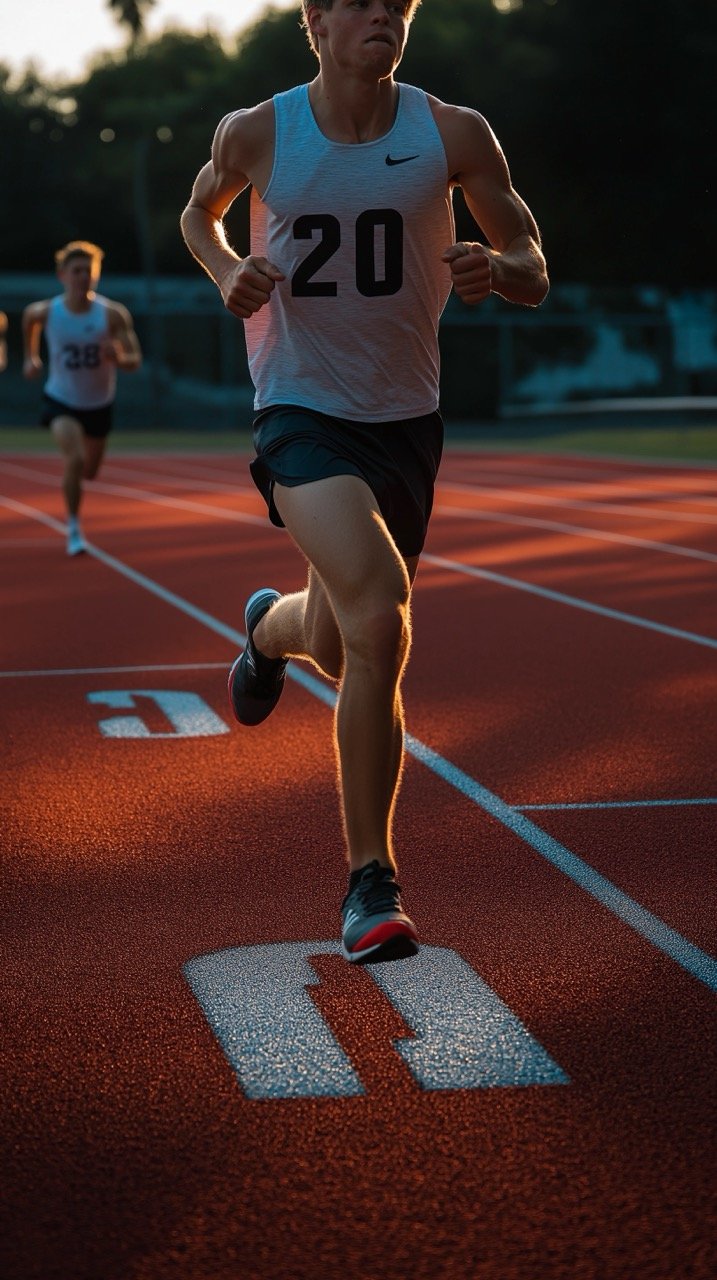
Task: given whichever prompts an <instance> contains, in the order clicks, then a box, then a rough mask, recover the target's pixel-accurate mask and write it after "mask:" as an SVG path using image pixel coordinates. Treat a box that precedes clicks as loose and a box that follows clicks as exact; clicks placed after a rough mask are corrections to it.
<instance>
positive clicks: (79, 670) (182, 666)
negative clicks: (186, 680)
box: [0, 662, 228, 680]
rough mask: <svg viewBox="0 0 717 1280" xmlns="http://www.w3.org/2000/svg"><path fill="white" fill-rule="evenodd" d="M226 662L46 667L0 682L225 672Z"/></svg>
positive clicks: (1, 676) (2, 674)
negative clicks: (30, 679) (74, 677)
mask: <svg viewBox="0 0 717 1280" xmlns="http://www.w3.org/2000/svg"><path fill="white" fill-rule="evenodd" d="M227 669H228V667H227V663H226V662H161V663H153V664H151V665H145V664H142V665H141V666H133V667H46V668H44V670H42V669H38V670H37V671H0V680H26V679H28V678H30V677H33V676H38V677H40V678H44V679H53V680H54V678H55V676H114V675H131V674H132V672H134V671H137V672H144V671H226V670H227Z"/></svg>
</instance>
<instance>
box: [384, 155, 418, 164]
mask: <svg viewBox="0 0 717 1280" xmlns="http://www.w3.org/2000/svg"><path fill="white" fill-rule="evenodd" d="M417 159H418V156H417V155H415V156H401V158H400V159H399V160H392V159H391V156H386V164H407V163H408V161H409V160H417Z"/></svg>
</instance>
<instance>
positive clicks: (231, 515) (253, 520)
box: [0, 462, 271, 528]
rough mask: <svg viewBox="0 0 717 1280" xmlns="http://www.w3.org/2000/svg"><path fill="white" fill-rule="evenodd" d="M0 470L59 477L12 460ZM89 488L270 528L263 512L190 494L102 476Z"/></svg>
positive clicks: (46, 479)
mask: <svg viewBox="0 0 717 1280" xmlns="http://www.w3.org/2000/svg"><path fill="white" fill-rule="evenodd" d="M0 470H2V471H6V472H7V473H8V474H9V475H16V476H19V477H20V478H21V479H27V478H28V477H29V478H31V479H32V480H35V481H36V482H37V483H38V484H44V485H52V486H53V487H57V485H58V483H59V481H58V477H57V476H54V475H51V474H49V473H47V472H41V471H33V470H31V469H30V468H27V467H16V466H14V465H13V464H12V463H6V462H1V463H0ZM92 489H93V491H94V492H96V493H107V494H109V495H110V497H114V498H131V499H132V500H133V501H135V502H149V503H151V504H153V505H154V506H157V507H170V508H172V509H173V510H176V511H191V512H192V513H193V514H196V515H202V516H211V517H212V519H214V520H232V521H235V522H237V523H239V524H258V525H261V526H262V527H263V528H267V527H268V528H271V525H270V523H269V520H268V518H267V517H266V516H256V515H250V514H249V512H247V511H234V510H232V509H230V508H228V507H212V506H209V504H208V503H206V502H193V501H192V500H191V499H190V498H178V497H174V498H166V497H164V496H163V495H162V494H159V493H150V492H149V491H148V490H145V489H135V488H132V487H130V486H129V485H115V484H105V483H104V481H103V480H93V481H92Z"/></svg>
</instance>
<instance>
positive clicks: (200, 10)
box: [0, 0, 299, 80]
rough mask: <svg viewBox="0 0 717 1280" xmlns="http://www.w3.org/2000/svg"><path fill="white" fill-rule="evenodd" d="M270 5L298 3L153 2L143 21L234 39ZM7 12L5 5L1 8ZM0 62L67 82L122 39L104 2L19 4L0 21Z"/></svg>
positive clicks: (29, 0)
mask: <svg viewBox="0 0 717 1280" xmlns="http://www.w3.org/2000/svg"><path fill="white" fill-rule="evenodd" d="M270 4H273V6H274V7H275V8H277V9H291V8H295V9H296V13H297V20H298V14H299V0H208V2H207V3H206V4H203V3H202V0H157V3H156V4H155V5H154V7H153V9H152V10H151V11H150V17H149V19H148V21H147V31H148V33H149V34H150V35H157V34H159V32H161V31H162V29H163V28H164V27H165V26H169V25H172V26H181V27H185V28H187V29H189V30H193V31H202V30H206V27H207V25H208V24H209V25H210V26H211V27H213V28H214V30H216V32H217V33H218V34H219V35H220V36H233V35H235V34H236V33H237V31H240V30H241V29H242V28H243V27H246V26H249V24H250V23H251V22H252V21H253V20H254V19H255V18H256V17H257V16H258V15H259V14H260V13H261V12H262V11H263V10H264V9H266V8H267V7H269V5H270ZM3 8H4V9H5V10H6V14H7V11H8V10H9V9H10V8H11V6H10V5H9V4H6V5H3ZM0 29H1V30H2V36H1V38H0V62H3V63H5V64H7V65H9V66H10V67H12V69H13V70H14V71H19V70H21V69H22V67H23V66H25V64H26V63H27V62H28V61H29V60H31V59H32V60H33V61H34V62H35V64H36V65H37V67H38V68H39V70H40V72H41V74H42V76H43V78H48V79H49V78H51V79H58V80H63V79H67V80H72V79H77V78H80V77H81V76H82V74H83V71H84V69H85V66H86V64H87V60H88V59H89V58H90V57H91V56H92V54H93V53H95V52H97V51H99V50H103V51H104V50H110V49H120V48H121V47H122V45H123V44H124V43H125V40H126V36H125V35H124V34H123V31H122V28H121V27H120V26H119V24H118V23H117V22H116V21H115V20H114V19H113V18H112V16H111V14H110V11H109V9H108V7H107V5H106V4H105V3H104V0H72V3H71V5H69V6H68V5H65V4H62V3H60V0H21V3H19V4H14V5H12V17H11V18H9V19H8V18H7V16H5V15H4V16H3V19H2V21H0Z"/></svg>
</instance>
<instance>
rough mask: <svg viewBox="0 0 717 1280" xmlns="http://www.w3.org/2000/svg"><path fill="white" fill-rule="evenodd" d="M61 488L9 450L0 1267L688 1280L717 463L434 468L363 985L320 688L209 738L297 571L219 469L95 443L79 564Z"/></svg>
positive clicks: (531, 460)
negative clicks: (241, 656)
mask: <svg viewBox="0 0 717 1280" xmlns="http://www.w3.org/2000/svg"><path fill="white" fill-rule="evenodd" d="M58 477H59V470H58V463H57V461H56V459H55V458H54V457H53V456H49V455H48V456H47V457H45V456H38V455H34V456H29V455H27V456H14V457H10V456H5V457H4V458H2V459H0V522H1V523H2V543H1V546H2V556H1V557H0V575H1V576H0V590H1V591H2V598H3V602H4V607H3V629H2V659H1V661H0V697H1V699H2V701H1V703H0V705H1V706H2V717H3V740H4V743H5V767H4V770H3V774H2V791H3V822H2V829H3V835H4V845H5V859H4V862H5V876H6V885H7V889H6V900H7V901H8V903H9V906H10V910H9V912H8V913H7V927H6V930H5V959H4V964H3V970H2V973H3V983H2V988H3V1006H4V1010H5V1018H6V1028H7V1029H6V1033H5V1037H4V1072H5V1082H6V1083H5V1089H4V1091H3V1112H4V1115H3V1132H4V1134H5V1137H6V1143H7V1152H8V1156H7V1158H6V1159H5V1161H4V1171H5V1178H4V1183H5V1195H4V1202H5V1213H6V1227H5V1230H4V1232H3V1240H4V1243H3V1245H2V1252H3V1257H2V1265H3V1272H2V1273H3V1275H4V1276H5V1277H7V1278H8V1280H20V1278H21V1280H29V1278H30V1277H33V1278H34V1277H37V1278H38V1280H55V1278H57V1280H164V1278H165V1277H178V1278H181V1280H204V1278H205V1277H206V1280H308V1278H309V1277H310V1278H311V1280H314V1278H315V1277H317V1278H318V1277H327V1278H329V1280H334V1277H336V1278H337V1280H338V1277H343V1276H346V1277H361V1280H389V1277H390V1278H391V1280H395V1278H396V1277H408V1276H411V1277H416V1278H417V1280H454V1278H458V1277H460V1278H461V1280H462V1278H463V1277H468V1278H470V1280H536V1278H537V1280H543V1278H544V1277H545V1278H546V1280H553V1278H558V1277H560V1278H561V1280H562V1278H565V1280H613V1278H614V1280H618V1278H619V1280H624V1278H628V1280H632V1278H633V1277H639V1278H643V1277H649V1278H650V1280H652V1278H655V1280H664V1278H668V1277H669V1278H671V1280H672V1278H674V1280H683V1278H687V1277H691V1278H692V1277H694V1278H702V1277H704V1278H705V1280H707V1277H710V1280H711V1278H712V1277H713V1276H714V1275H715V1274H716V1273H717V1257H715V1232H714V1226H715V1216H716V1215H715V1203H714V1185H715V1179H714V1168H713V1157H714V1096H715V1090H714V1080H715V1074H716V1073H715V1067H716V1064H715V1056H716V1055H715V1045H716V1040H715V1035H714V1030H715V990H716V988H717V963H716V962H715V960H714V958H713V957H714V956H715V955H716V954H717V937H716V936H715V935H716V932H717V926H716V923H715V912H714V897H715V895H714V890H715V879H716V876H715V859H714V854H715V847H716V845H717V838H716V835H715V831H716V824H715V814H716V812H717V811H716V809H715V803H716V802H717V782H716V780H715V776H714V758H715V740H714V723H715V686H716V680H715V669H716V663H717V617H716V616H715V606H714V598H715V595H714V582H715V567H716V566H717V474H716V473H715V472H714V471H711V470H709V469H698V468H693V467H674V468H670V467H658V466H651V465H649V464H646V463H645V464H634V463H627V462H625V463H622V462H618V461H614V460H605V459H603V460H600V461H597V460H595V461H591V460H588V459H584V458H582V459H581V458H577V457H567V456H555V457H546V456H540V457H538V456H531V455H528V454H525V455H517V454H505V455H503V454H498V453H495V454H488V453H478V452H474V453H469V452H464V453H458V452H449V454H448V455H447V457H446V459H445V462H444V467H443V471H442V480H441V484H440V486H439V491H438V494H437V502H436V513H435V517H434V522H433V525H432V529H431V534H430V539H429V544H428V546H427V549H426V550H427V555H426V558H425V561H424V564H423V566H422V569H421V572H420V574H419V577H418V580H417V586H416V592H415V609H414V612H415V637H414V648H413V653H412V658H411V664H410V667H409V670H408V674H407V678H406V687H405V693H406V707H407V714H408V727H409V731H410V734H411V735H412V745H413V747H414V754H413V755H410V756H409V758H408V763H407V767H406V773H405V779H404V785H403V790H402V793H401V799H400V803H399V812H398V820H397V842H398V849H399V856H400V861H401V879H402V883H403V886H404V889H405V897H406V901H407V905H408V906H409V909H410V911H411V914H412V915H413V916H414V918H415V919H416V921H417V923H418V925H419V928H420V931H421V935H422V938H423V939H424V942H425V944H426V945H425V947H424V950H423V952H422V956H421V961H420V966H421V967H414V968H412V967H411V966H412V965H413V966H417V965H418V962H411V961H405V962H402V963H401V964H399V965H393V966H382V971H383V972H385V971H386V970H391V971H393V973H394V974H398V976H397V977H396V978H395V980H394V985H393V987H391V985H390V979H387V980H386V982H387V983H388V986H387V987H386V985H385V984H384V987H381V985H380V983H379V981H378V980H377V979H376V978H375V977H374V976H373V974H377V973H378V970H374V971H373V974H372V972H367V971H355V970H353V969H351V968H350V967H349V966H348V965H346V964H345V963H344V962H343V961H342V960H341V959H340V957H339V956H338V955H337V954H336V953H335V950H334V947H335V939H336V938H337V936H338V907H339V904H340V900H341V897H342V894H343V890H344V870H343V866H342V859H341V841H340V832H339V824H338V818H337V811H336V802H335V795H334V786H333V757H332V748H331V741H330V726H331V714H330V710H329V708H328V707H327V706H326V704H325V702H323V701H322V700H321V696H320V695H321V690H322V686H320V685H319V683H318V682H316V687H315V686H314V684H312V683H311V681H309V682H308V683H306V682H305V683H296V682H295V681H294V682H291V683H290V686H289V688H288V689H287V692H286V694H285V696H284V698H283V700H282V703H281V705H280V707H279V708H278V709H277V712H276V713H275V715H274V716H273V717H272V718H271V720H270V721H269V722H267V724H265V725H264V726H262V727H260V728H259V729H256V730H253V731H248V730H240V729H239V728H238V727H237V726H232V727H231V730H230V728H229V717H228V714H227V707H226V703H225V693H224V684H225V672H226V668H227V666H228V665H229V663H230V661H231V659H232V658H233V657H234V655H235V653H236V651H237V645H238V644H239V643H240V642H241V641H240V637H239V635H238V633H239V632H240V630H241V626H242V614H243V603H244V600H245V597H246V596H247V594H248V593H249V592H250V591H251V590H252V589H253V588H254V587H256V586H257V585H261V584H262V583H265V582H270V583H272V584H273V585H276V586H277V587H278V588H279V589H280V590H288V589H294V588H296V587H297V586H298V585H299V584H300V581H301V577H302V566H301V562H300V560H299V557H298V556H297V554H296V553H295V552H294V551H293V550H292V548H291V546H290V544H289V543H288V540H287V539H286V537H285V535H282V534H281V533H279V532H278V531H276V530H273V529H272V528H271V527H270V526H269V525H268V524H267V522H266V520H265V518H264V515H263V512H262V506H261V503H260V500H259V499H258V497H257V496H256V495H255V493H254V491H253V489H252V488H251V486H250V484H249V483H248V482H247V473H246V465H245V459H243V458H241V457H239V456H236V455H231V456H229V455H228V456H226V457H218V456H215V455H204V456H191V457H189V456H186V455H185V456H182V455H175V456H169V455H167V456H162V457H159V456H156V457H152V456H141V455H137V456H132V457H130V456H127V455H124V456H121V457H120V456H117V455H115V456H113V457H111V458H110V459H109V460H108V462H107V465H106V468H105V470H104V471H103V474H102V478H101V481H100V482H98V483H95V485H94V486H92V492H91V493H89V494H88V498H87V502H86V521H85V523H86V530H87V533H88V536H89V537H90V539H91V542H92V546H93V554H90V555H88V556H85V557H83V558H81V559H80V560H68V559H67V558H66V557H65V555H64V547H63V535H62V528H61V525H60V523H59V519H60V516H61V505H60V501H59V491H58ZM323 688H324V689H325V687H323ZM167 694H173V695H175V698H174V700H172V699H171V698H169V699H167ZM317 695H319V696H317ZM113 696H114V702H115V705H112V700H113ZM177 699H178V700H177ZM138 733H139V734H142V735H143V736H136V735H137V734H138ZM421 756H422V759H419V758H417V757H421ZM319 944H320V945H319ZM259 948H261V949H259ZM317 948H318V949H317ZM207 957H215V959H213V960H212V959H207ZM212 966H214V969H213V968H212ZM252 966H253V967H252ZM210 970H211V973H214V972H215V970H216V974H218V977H216V981H215V979H214V978H212V977H211V974H210ZM208 975H209V976H208ZM267 975H268V976H267ZM215 976H216V975H215ZM202 983H203V984H204V985H203V986H202ZM212 983H214V985H212ZM302 1036H303V1037H304V1041H302ZM300 1042H301V1043H300ZM302 1043H303V1049H302V1048H301V1044H302ZM222 1046H223V1047H222ZM302 1052H303V1053H304V1057H303V1058H302V1056H301V1054H302ZM412 1055H413V1056H412ZM337 1061H338V1062H339V1064H340V1069H339V1068H338V1067H336V1062H337ZM332 1064H333V1065H332ZM262 1071H264V1075H263V1076H262V1075H261V1072H262ZM292 1071H293V1072H294V1074H293V1076H292V1075H291V1072H292ZM252 1072H254V1075H252ZM257 1073H258V1074H257ZM267 1073H268V1074H267ZM337 1073H338V1074H337ZM257 1081H258V1083H257ZM267 1081H268V1083H267ZM262 1091H263V1092H262Z"/></svg>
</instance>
